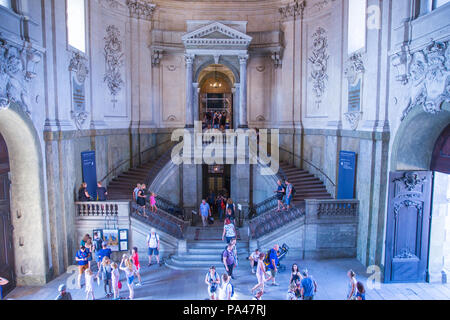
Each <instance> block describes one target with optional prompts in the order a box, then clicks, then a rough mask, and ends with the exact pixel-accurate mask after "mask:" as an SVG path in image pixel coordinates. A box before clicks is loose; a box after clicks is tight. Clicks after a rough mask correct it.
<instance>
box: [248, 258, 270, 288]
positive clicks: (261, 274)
mask: <svg viewBox="0 0 450 320" xmlns="http://www.w3.org/2000/svg"><path fill="white" fill-rule="evenodd" d="M265 256H266V255H265V254H264V253H262V252H261V253H260V254H259V259H258V265H257V266H256V279H257V280H258V283H257V284H256V285H255V286H254V287H253V288H252V294H253V292H254V291H255V290H256V289H258V288H260V290H261V291H262V292H264V283H265V282H266V281H267V280H268V279H270V278H268V279H266V266H265V265H264V257H265Z"/></svg>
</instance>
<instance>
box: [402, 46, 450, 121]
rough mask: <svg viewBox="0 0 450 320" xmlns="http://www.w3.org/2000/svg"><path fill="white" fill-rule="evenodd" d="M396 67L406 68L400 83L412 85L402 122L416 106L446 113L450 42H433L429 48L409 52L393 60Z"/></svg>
mask: <svg viewBox="0 0 450 320" xmlns="http://www.w3.org/2000/svg"><path fill="white" fill-rule="evenodd" d="M393 63H394V66H396V67H397V69H399V68H400V67H402V66H403V67H404V69H405V72H404V74H401V73H400V74H399V75H398V76H397V80H399V81H401V82H402V84H404V85H406V84H409V96H410V97H409V102H408V105H407V107H406V109H405V110H404V111H403V114H402V117H401V120H402V121H403V120H404V119H405V118H406V117H407V115H408V114H409V113H410V112H411V110H413V109H414V108H415V107H416V106H421V107H422V108H423V110H424V111H425V112H427V113H430V114H437V113H439V112H440V111H441V110H442V104H443V103H444V102H450V46H449V42H448V41H447V42H436V41H432V42H431V43H430V44H429V45H428V46H427V47H426V48H425V49H422V50H419V51H417V52H415V53H413V54H409V53H407V52H406V51H405V52H403V54H400V55H398V56H397V57H395V58H394V59H393Z"/></svg>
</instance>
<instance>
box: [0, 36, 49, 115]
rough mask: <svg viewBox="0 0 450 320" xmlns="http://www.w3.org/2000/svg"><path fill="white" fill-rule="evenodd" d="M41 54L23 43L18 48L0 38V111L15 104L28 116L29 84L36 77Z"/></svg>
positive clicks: (28, 44)
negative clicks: (12, 103)
mask: <svg viewBox="0 0 450 320" xmlns="http://www.w3.org/2000/svg"><path fill="white" fill-rule="evenodd" d="M41 57H42V56H41V54H40V53H39V52H38V51H37V50H35V49H33V48H32V46H31V44H30V43H28V42H25V43H24V44H23V47H21V48H19V47H17V46H14V45H10V44H8V43H7V41H6V40H3V39H1V38H0V110H1V109H6V108H8V107H9V105H10V103H11V102H14V103H17V104H18V105H20V106H21V107H22V109H23V110H24V111H25V112H26V113H27V114H28V115H30V114H31V112H30V110H29V107H30V101H29V96H28V89H29V88H28V86H29V84H28V83H29V82H30V81H31V80H32V79H34V78H35V77H36V73H35V70H34V69H35V67H36V65H37V64H38V63H39V62H40V61H41Z"/></svg>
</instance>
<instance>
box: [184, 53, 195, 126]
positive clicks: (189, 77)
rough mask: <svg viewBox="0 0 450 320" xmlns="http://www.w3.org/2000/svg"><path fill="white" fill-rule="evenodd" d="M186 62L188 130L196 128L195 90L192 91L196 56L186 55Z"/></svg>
mask: <svg viewBox="0 0 450 320" xmlns="http://www.w3.org/2000/svg"><path fill="white" fill-rule="evenodd" d="M184 58H185V60H186V128H193V127H194V112H193V111H194V108H193V90H192V72H193V71H192V70H193V64H194V58H195V56H194V55H191V54H185V55H184Z"/></svg>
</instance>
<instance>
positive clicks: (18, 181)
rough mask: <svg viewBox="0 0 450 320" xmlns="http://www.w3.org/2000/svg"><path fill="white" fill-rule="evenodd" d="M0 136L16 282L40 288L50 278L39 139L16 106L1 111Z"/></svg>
mask: <svg viewBox="0 0 450 320" xmlns="http://www.w3.org/2000/svg"><path fill="white" fill-rule="evenodd" d="M0 135H1V136H2V137H3V139H4V141H5V143H6V146H7V150H8V158H9V172H10V174H9V176H10V195H11V196H10V202H9V205H10V212H11V215H10V218H11V224H12V226H13V227H14V229H13V232H12V250H13V252H14V269H15V270H14V273H15V283H16V284H17V285H18V286H22V285H43V284H45V283H46V282H47V281H48V280H49V278H50V277H51V275H50V274H49V264H50V262H49V256H48V250H49V248H48V246H47V245H48V232H49V231H50V230H48V229H47V223H45V221H46V210H45V208H46V205H45V193H44V187H43V186H44V185H45V182H44V174H43V158H42V151H41V146H40V142H39V138H38V136H37V132H36V130H35V128H34V124H33V123H32V121H31V119H30V117H29V116H28V115H27V114H26V113H24V112H23V110H22V108H21V107H20V106H18V105H16V104H15V103H11V104H10V106H9V108H7V109H3V110H0ZM53 231H54V232H61V230H53ZM8 280H9V279H8Z"/></svg>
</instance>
